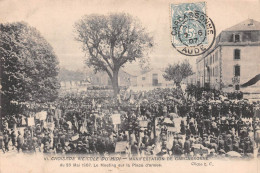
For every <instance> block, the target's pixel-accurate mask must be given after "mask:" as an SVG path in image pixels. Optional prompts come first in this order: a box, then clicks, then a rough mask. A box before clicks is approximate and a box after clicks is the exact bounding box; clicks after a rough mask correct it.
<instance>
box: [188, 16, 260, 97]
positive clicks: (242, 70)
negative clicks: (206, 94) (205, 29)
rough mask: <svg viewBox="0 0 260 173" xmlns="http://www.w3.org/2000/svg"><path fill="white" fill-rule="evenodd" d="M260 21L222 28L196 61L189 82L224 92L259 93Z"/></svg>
mask: <svg viewBox="0 0 260 173" xmlns="http://www.w3.org/2000/svg"><path fill="white" fill-rule="evenodd" d="M259 80H260V22H258V21H255V20H253V19H247V20H245V21H243V22H241V23H239V24H237V25H235V26H232V27H230V28H228V29H226V30H224V31H222V32H221V33H220V34H219V35H218V36H217V38H216V41H215V44H214V45H213V47H212V48H211V49H210V50H208V51H207V52H205V53H204V54H203V55H202V56H200V57H198V58H197V60H196V74H194V75H193V76H190V77H188V78H187V79H186V80H185V81H186V83H192V84H196V85H198V86H200V87H210V88H215V89H221V90H224V91H235V90H241V91H246V92H257V93H260V82H259Z"/></svg>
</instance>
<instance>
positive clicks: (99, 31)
mask: <svg viewBox="0 0 260 173" xmlns="http://www.w3.org/2000/svg"><path fill="white" fill-rule="evenodd" d="M75 29H76V34H77V36H76V40H77V41H79V42H81V43H82V48H83V51H84V52H85V53H87V55H88V56H87V58H86V63H87V65H88V66H89V67H93V68H94V70H95V71H105V72H106V73H107V74H108V76H109V77H110V79H111V83H112V86H113V89H114V94H115V96H116V95H117V94H118V92H119V87H118V72H119V69H120V68H121V67H123V66H124V65H125V64H126V63H127V62H133V61H135V60H136V59H139V60H140V61H141V62H142V60H143V59H144V57H145V55H146V53H148V51H149V50H150V48H151V47H152V46H153V39H152V37H151V36H150V35H149V34H148V33H147V32H146V30H145V28H144V27H143V26H142V25H141V24H140V21H139V20H138V19H136V18H134V17H132V16H130V15H128V14H125V13H119V14H109V15H86V16H84V17H83V18H82V19H81V20H79V21H78V22H77V23H76V24H75Z"/></svg>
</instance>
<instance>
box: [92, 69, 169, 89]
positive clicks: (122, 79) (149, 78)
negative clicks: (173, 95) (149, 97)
mask: <svg viewBox="0 0 260 173" xmlns="http://www.w3.org/2000/svg"><path fill="white" fill-rule="evenodd" d="M163 73H164V71H163V69H150V70H147V71H143V72H140V73H139V74H137V75H133V74H130V73H127V72H126V71H124V70H120V71H119V74H118V84H119V86H127V87H129V86H131V87H141V88H142V87H167V86H171V85H172V82H169V81H166V80H165V79H164V77H163ZM89 79H90V81H91V84H92V85H99V86H100V85H101V86H102V85H103V86H109V85H111V80H110V78H109V76H108V75H107V73H105V72H99V73H97V74H94V75H91V76H89Z"/></svg>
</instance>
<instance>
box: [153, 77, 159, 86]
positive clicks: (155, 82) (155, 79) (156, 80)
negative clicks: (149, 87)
mask: <svg viewBox="0 0 260 173" xmlns="http://www.w3.org/2000/svg"><path fill="white" fill-rule="evenodd" d="M157 85H158V74H153V86H157Z"/></svg>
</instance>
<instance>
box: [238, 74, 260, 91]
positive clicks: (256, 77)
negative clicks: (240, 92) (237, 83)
mask: <svg viewBox="0 0 260 173" xmlns="http://www.w3.org/2000/svg"><path fill="white" fill-rule="evenodd" d="M259 80H260V74H258V75H256V76H255V77H253V78H252V79H250V80H249V81H247V82H246V83H244V84H242V85H241V87H242V88H244V87H248V86H251V85H254V84H255V83H257V82H258V81H259Z"/></svg>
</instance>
